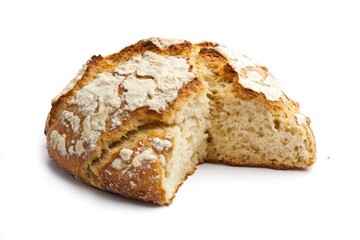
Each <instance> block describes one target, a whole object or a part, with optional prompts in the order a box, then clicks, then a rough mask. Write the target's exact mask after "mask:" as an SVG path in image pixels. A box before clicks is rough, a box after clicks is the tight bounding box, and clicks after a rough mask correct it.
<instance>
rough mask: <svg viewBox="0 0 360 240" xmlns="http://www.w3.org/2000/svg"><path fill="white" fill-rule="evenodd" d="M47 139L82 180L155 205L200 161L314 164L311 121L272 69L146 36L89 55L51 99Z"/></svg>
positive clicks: (168, 198) (217, 49) (209, 47)
mask: <svg viewBox="0 0 360 240" xmlns="http://www.w3.org/2000/svg"><path fill="white" fill-rule="evenodd" d="M45 134H46V137H47V149H48V152H49V156H50V157H51V159H53V160H54V161H55V162H57V163H58V164H59V165H60V166H61V167H63V168H65V169H66V170H68V171H69V172H70V173H71V174H72V175H73V176H75V177H76V178H78V179H79V180H81V181H83V182H85V183H87V184H90V185H93V186H96V187H98V188H100V189H104V190H108V191H112V192H116V193H120V194H122V195H124V196H127V197H132V198H136V199H142V200H145V201H152V202H154V203H157V204H169V203H171V202H172V199H173V198H174V196H175V193H176V191H177V189H178V188H179V186H180V185H181V184H182V182H183V181H184V180H185V179H186V177H187V176H188V175H189V174H191V173H193V172H194V170H195V168H196V165H197V164H199V163H202V162H204V161H207V162H223V163H225V164H231V165H239V166H258V167H271V168H276V169H290V168H306V167H307V166H310V165H312V164H313V163H314V161H315V141H314V136H313V134H312V132H311V129H310V120H309V118H307V117H305V116H304V115H302V114H301V113H300V111H299V105H298V104H297V103H295V102H293V101H292V100H291V99H289V98H288V97H287V96H286V95H285V94H284V93H283V91H282V90H281V87H280V84H279V83H278V82H277V81H276V79H275V78H274V77H273V76H272V75H271V73H269V71H268V70H267V68H265V67H262V66H259V65H257V64H255V63H253V62H252V61H251V60H250V59H248V58H247V57H245V56H241V55H239V56H235V55H233V54H232V53H231V52H230V51H229V50H227V49H226V48H225V47H223V46H221V45H218V44H216V43H210V42H203V43H199V44H192V43H190V42H187V41H183V40H178V39H160V38H150V39H145V40H141V41H139V42H138V43H136V44H134V45H131V46H129V47H127V48H125V49H123V50H121V51H120V52H119V53H116V54H113V55H110V56H107V57H101V56H94V57H92V58H91V59H90V60H89V61H88V62H87V63H86V64H85V65H84V66H83V68H82V70H81V71H80V72H79V74H78V75H77V76H76V77H75V78H74V79H73V80H72V81H71V82H70V83H69V85H68V86H67V87H66V88H65V89H64V91H63V92H62V93H61V94H60V95H58V96H57V97H56V98H55V99H54V100H53V102H52V109H51V111H50V113H49V115H48V119H47V123H46V127H45Z"/></svg>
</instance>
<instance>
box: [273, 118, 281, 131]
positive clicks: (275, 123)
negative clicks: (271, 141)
mask: <svg viewBox="0 0 360 240" xmlns="http://www.w3.org/2000/svg"><path fill="white" fill-rule="evenodd" d="M274 127H275V129H276V130H279V128H280V122H279V120H277V119H275V120H274Z"/></svg>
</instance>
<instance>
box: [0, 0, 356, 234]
mask: <svg viewBox="0 0 360 240" xmlns="http://www.w3.org/2000/svg"><path fill="white" fill-rule="evenodd" d="M356 2H358V1H353V2H350V1H344V0H343V1H338V2H335V1H298V3H293V2H292V1H271V3H270V1H249V2H247V3H244V2H240V1H226V0H218V1H204V2H200V1H195V0H194V1H180V0H179V1H156V0H151V1H134V0H133V1H105V0H102V1H97V2H95V1H75V0H74V1H39V0H31V1H26V0H23V1H16V0H11V1H10V0H9V1H1V6H0V9H1V33H0V41H1V52H0V53H1V70H0V72H1V78H0V91H1V95H0V97H1V99H0V104H1V106H0V107H1V110H0V121H1V122H0V127H1V129H0V137H1V142H0V148H1V151H0V154H1V156H0V164H1V166H0V171H1V172H0V184H1V185H0V186H1V192H0V206H1V209H0V239H1V240H3V239H4V240H7V239H87V240H90V239H130V238H131V239H133V238H135V239H136V238H145V239H181V238H182V239H196V238H201V239H211V238H217V239H329V238H331V239H360V230H359V226H360V207H359V204H360V197H359V183H360V173H359V171H360V156H359V148H360V145H359V143H360V140H359V136H360V129H359V122H360V118H359V111H360V107H359V106H358V105H359V103H360V101H359V81H360V76H359V75H360V74H359V73H360V71H359V69H360V68H359V66H360V47H359V46H360V37H359V33H360V17H359V16H360V14H359V9H360V8H359V7H358V6H357V5H356ZM150 36H162V37H176V38H183V39H187V40H190V41H200V40H211V41H216V42H220V43H222V44H224V45H227V46H228V47H230V48H231V49H233V50H235V51H237V52H242V53H245V54H247V55H248V56H250V57H251V58H253V59H255V60H256V61H257V62H259V63H261V64H264V65H266V66H268V67H269V68H270V70H271V71H272V72H273V73H274V75H275V76H277V77H278V78H279V80H280V81H281V83H282V85H283V87H284V89H285V91H286V93H287V94H288V96H290V97H292V98H293V99H295V100H297V101H299V102H300V103H301V107H302V111H303V113H305V114H306V115H308V116H310V117H311V119H312V128H313V130H314V133H315V135H316V140H317V147H318V154H317V158H318V160H317V163H316V164H315V165H314V166H313V167H311V168H310V169H308V170H307V171H276V170H270V169H258V168H240V167H228V166H222V165H210V164H205V165H201V166H199V167H198V169H197V171H196V172H195V174H194V175H192V176H191V177H189V178H188V180H187V181H186V182H185V183H184V184H183V186H182V187H181V188H180V190H179V191H178V193H177V196H176V198H175V200H174V202H173V204H172V205H171V206H169V207H157V206H154V205H152V204H150V203H142V202H138V201H133V200H128V199H126V198H123V197H121V196H117V195H114V194H109V193H106V192H103V191H100V190H96V189H94V188H91V187H88V186H85V185H84V184H82V183H80V182H78V181H77V180H75V179H74V178H72V177H71V176H70V175H69V174H68V173H66V172H65V171H63V170H62V169H60V168H59V167H58V166H57V165H55V164H54V163H52V162H51V161H50V160H49V159H48V157H47V152H46V149H45V137H44V134H43V129H44V123H45V118H46V115H47V113H48V111H49V110H50V101H51V99H52V98H53V97H54V96H55V95H56V94H57V93H59V92H60V91H61V90H62V89H63V88H64V87H65V85H66V84H67V83H68V82H69V80H70V79H71V78H72V77H73V76H74V75H75V73H76V72H77V71H78V69H79V68H80V67H81V65H82V64H83V63H84V62H85V61H86V60H87V59H88V58H89V57H90V56H91V55H93V54H102V55H107V54H110V53H113V52H116V51H118V50H120V49H121V48H123V47H125V46H126V45H129V44H132V43H135V42H136V41H138V40H139V39H141V38H147V37H150Z"/></svg>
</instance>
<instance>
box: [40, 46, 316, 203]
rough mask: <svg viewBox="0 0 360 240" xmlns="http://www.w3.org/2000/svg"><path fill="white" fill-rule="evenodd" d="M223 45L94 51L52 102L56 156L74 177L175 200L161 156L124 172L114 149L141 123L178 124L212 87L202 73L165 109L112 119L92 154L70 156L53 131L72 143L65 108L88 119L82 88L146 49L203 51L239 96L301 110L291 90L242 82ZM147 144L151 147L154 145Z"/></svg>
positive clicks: (277, 108) (53, 154)
mask: <svg viewBox="0 0 360 240" xmlns="http://www.w3.org/2000/svg"><path fill="white" fill-rule="evenodd" d="M217 46H218V44H217V43H212V42H202V43H199V44H196V45H193V44H191V43H190V42H187V41H185V42H183V43H179V44H173V45H170V46H168V47H165V48H160V47H159V46H157V45H156V44H154V43H153V42H152V41H150V40H141V41H139V42H138V43H136V44H134V45H131V46H128V47H126V48H124V49H123V50H121V51H120V52H118V53H115V54H112V55H109V56H106V57H102V56H100V55H99V56H93V57H92V58H91V59H90V60H89V61H88V62H87V64H86V65H87V67H86V70H85V72H84V73H83V75H82V76H81V78H80V79H79V80H78V81H77V82H76V83H75V85H74V86H73V87H72V88H71V89H70V90H69V91H68V92H66V93H64V94H63V95H62V96H60V97H59V98H58V99H57V100H55V101H54V102H53V103H52V109H51V111H50V112H49V114H48V117H47V120H46V126H45V134H46V138H47V149H48V153H49V156H50V157H51V159H53V160H54V161H55V162H57V163H58V164H59V165H60V166H61V167H62V168H64V169H66V170H68V171H69V172H70V173H71V174H72V175H73V176H75V177H76V178H78V179H80V180H81V181H84V182H85V183H87V184H90V185H93V186H96V187H98V188H101V189H104V190H108V191H112V192H116V193H120V194H122V195H124V196H127V197H131V198H137V199H142V200H145V201H152V202H154V203H157V204H170V203H171V201H172V199H171V200H166V197H165V190H164V189H163V188H162V182H161V176H162V175H163V174H164V167H163V166H162V165H161V164H160V162H159V159H157V160H155V161H144V164H142V165H141V166H129V167H128V168H127V169H124V170H123V171H119V170H118V169H114V167H112V166H111V164H112V162H113V161H114V159H115V158H116V157H117V156H118V155H119V151H120V148H116V149H115V150H114V149H111V147H110V146H111V145H112V144H114V143H116V142H119V141H120V142H121V141H122V140H123V139H124V138H125V137H126V134H128V133H129V132H132V131H136V130H137V129H138V128H139V127H140V126H143V125H146V124H151V123H160V124H165V125H171V124H174V122H173V121H174V120H173V115H174V114H176V113H177V112H179V111H180V110H181V109H182V108H183V107H184V105H185V104H187V102H188V101H189V99H191V98H196V97H197V96H198V95H199V93H202V92H204V91H205V90H206V89H205V87H204V84H203V82H201V81H200V80H199V79H197V78H194V80H192V81H191V82H189V83H188V84H186V85H184V86H183V87H182V88H181V89H180V90H179V92H178V97H177V98H176V99H175V100H174V101H173V102H172V103H171V104H170V105H169V107H168V108H167V109H166V110H165V111H163V112H161V113H159V112H156V111H154V110H150V109H149V108H146V107H142V108H138V109H137V110H135V111H133V112H131V113H130V114H129V115H128V116H126V117H124V118H123V119H122V124H121V125H120V126H119V127H117V128H116V129H110V122H109V119H108V120H107V121H106V130H105V131H104V132H102V133H101V136H100V137H99V139H98V140H97V142H96V148H95V149H94V151H92V152H91V153H90V154H87V155H86V154H85V155H82V156H77V155H70V154H68V155H66V156H64V155H63V154H62V153H61V151H59V149H57V148H54V147H53V146H51V133H52V132H53V131H57V132H58V133H59V134H60V135H63V134H64V135H66V136H67V137H66V139H65V144H66V146H68V145H70V143H71V142H72V141H73V140H74V139H75V138H76V137H79V136H78V135H76V133H74V132H73V131H72V130H71V128H70V127H69V125H65V124H64V123H63V122H62V121H60V118H61V115H62V113H63V111H64V110H66V111H70V112H73V113H74V114H75V115H76V116H77V117H78V118H79V119H80V122H83V121H84V119H85V116H82V115H81V114H79V110H78V109H76V107H74V106H72V105H71V104H69V102H70V100H71V99H73V98H74V97H75V95H76V93H77V92H78V91H79V90H80V89H82V88H83V87H84V86H86V85H88V84H89V83H91V82H92V81H93V80H94V78H95V77H96V76H97V75H98V74H99V73H102V72H109V73H111V72H113V71H114V69H115V67H116V66H118V65H121V64H123V63H124V62H126V61H128V60H129V59H130V58H132V57H134V56H136V55H139V54H143V53H144V52H146V51H151V52H154V53H158V54H161V55H168V56H182V57H184V58H186V59H190V58H191V55H193V54H194V53H195V54H196V55H198V58H204V59H206V61H207V62H208V64H209V65H212V66H213V67H214V68H215V67H217V68H222V72H223V74H224V75H227V76H228V78H229V79H233V85H234V87H235V88H237V89H238V96H239V97H241V98H244V97H245V98H252V99H255V100H256V101H259V102H262V103H264V105H266V106H268V108H269V109H271V110H273V111H285V112H287V113H289V114H290V113H291V114H292V115H293V114H294V113H299V105H298V103H296V102H294V101H292V100H291V99H289V98H288V97H286V95H285V97H284V98H282V99H280V100H279V101H268V100H267V99H266V97H265V96H264V94H259V93H257V92H254V91H252V90H250V89H247V88H244V87H243V86H241V85H240V84H238V78H239V76H238V74H237V73H236V72H235V71H234V69H233V68H232V67H231V66H230V65H229V64H228V62H227V60H226V58H224V56H222V55H221V54H220V53H219V52H218V51H216V50H215V49H214V48H215V47H217ZM191 68H192V66H190V71H191ZM259 69H260V71H262V72H263V73H264V74H269V73H268V70H267V68H266V67H259ZM119 91H120V92H119V93H121V91H123V90H121V89H120V90H119ZM309 124H310V122H309V120H308V119H307V126H306V132H307V136H308V139H309V141H311V143H310V145H311V146H312V147H311V148H310V149H309V151H310V152H311V154H313V160H312V161H311V164H312V163H313V162H314V160H315V151H316V148H315V141H314V136H313V133H312V131H311V129H310V125H309ZM153 134H154V133H153ZM147 146H148V147H150V146H149V145H147ZM86 147H88V146H87V145H85V148H86ZM134 150H135V149H134ZM153 150H154V149H153ZM170 150H171V149H170ZM154 151H156V150H154ZM206 161H207V162H219V160H216V159H207V160H206ZM223 162H224V163H225V164H229V165H240V166H257V167H259V166H260V167H269V168H274V169H289V168H291V167H289V166H287V165H274V164H271V163H263V164H253V163H252V162H250V161H238V162H237V163H234V162H233V161H225V160H224V161H223ZM311 164H310V165H311ZM190 174H192V173H189V174H188V175H190ZM188 175H187V176H188ZM187 176H186V177H187ZM186 177H185V179H186ZM185 179H183V181H185ZM183 181H182V182H183ZM180 185H181V184H180ZM180 185H179V186H180ZM179 186H178V187H179Z"/></svg>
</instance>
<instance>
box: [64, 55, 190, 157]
mask: <svg viewBox="0 0 360 240" xmlns="http://www.w3.org/2000/svg"><path fill="white" fill-rule="evenodd" d="M189 69H190V65H189V64H188V62H187V61H186V59H184V58H182V57H180V56H162V55H159V54H156V53H153V52H150V51H147V52H145V53H144V54H142V55H137V56H134V57H132V58H130V59H129V60H128V61H127V62H125V63H123V64H122V65H120V66H118V67H116V69H115V71H114V72H112V73H109V72H103V73H99V74H98V75H97V76H96V77H95V79H94V80H92V81H91V82H90V83H89V84H87V85H86V86H84V87H83V88H82V89H80V90H78V91H77V93H76V95H75V97H74V98H73V99H71V100H70V101H69V105H70V106H74V107H76V109H77V110H78V111H79V113H80V114H81V115H82V116H83V118H84V120H83V121H82V123H81V120H80V118H79V117H78V116H76V115H74V113H73V112H69V111H67V110H64V111H63V113H62V115H61V121H62V123H63V124H64V125H65V126H67V127H69V126H71V129H72V131H73V132H74V133H75V134H78V133H79V132H80V130H79V129H81V132H80V133H79V135H80V137H79V138H78V139H77V140H76V142H73V143H71V144H70V146H68V148H69V153H70V155H76V156H82V155H83V154H84V153H86V152H91V151H92V150H94V149H95V147H96V142H97V140H98V138H99V137H100V136H101V133H102V132H104V131H106V128H107V127H108V128H110V129H111V130H113V129H115V128H116V127H118V126H119V125H121V123H122V119H123V118H126V117H127V116H129V115H130V113H131V112H133V111H135V110H136V109H138V108H142V107H147V108H149V109H150V110H153V111H155V112H157V113H162V112H164V111H165V110H166V109H167V108H168V107H169V105H170V104H171V103H172V102H173V101H174V100H175V99H176V98H177V96H178V92H179V90H180V89H181V88H182V87H183V86H184V85H185V84H187V83H189V82H190V81H192V80H193V79H195V75H194V74H193V73H192V72H189ZM121 89H122V91H121ZM120 91H121V93H120ZM108 122H109V123H108ZM107 124H109V126H107ZM65 150H66V149H65ZM124 160H125V159H124Z"/></svg>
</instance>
